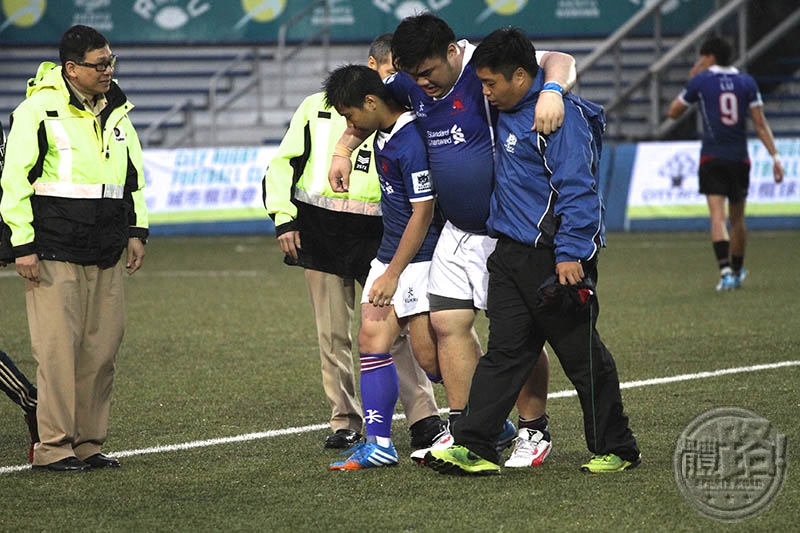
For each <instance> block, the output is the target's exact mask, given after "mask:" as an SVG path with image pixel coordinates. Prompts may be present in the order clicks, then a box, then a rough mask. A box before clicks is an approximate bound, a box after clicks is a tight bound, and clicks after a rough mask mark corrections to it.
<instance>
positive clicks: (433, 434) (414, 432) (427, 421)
mask: <svg viewBox="0 0 800 533" xmlns="http://www.w3.org/2000/svg"><path fill="white" fill-rule="evenodd" d="M445 427H447V423H446V422H445V421H444V420H442V419H441V418H440V417H439V415H433V416H429V417H428V418H423V419H422V420H417V421H416V422H414V423H413V424H411V427H410V428H408V429H410V430H411V447H412V448H429V447H430V446H431V445H432V444H433V443H434V442H435V441H436V439H437V437H438V436H439V435H440V434H441V433H442V431H444V429H445Z"/></svg>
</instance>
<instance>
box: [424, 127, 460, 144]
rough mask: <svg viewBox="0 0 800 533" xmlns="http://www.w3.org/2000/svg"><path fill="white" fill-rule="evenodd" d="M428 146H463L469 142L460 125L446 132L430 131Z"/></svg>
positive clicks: (428, 132) (427, 133) (428, 133)
mask: <svg viewBox="0 0 800 533" xmlns="http://www.w3.org/2000/svg"><path fill="white" fill-rule="evenodd" d="M426 135H427V137H428V146H442V145H443V144H461V143H463V142H467V139H466V137H464V131H463V130H462V129H461V126H459V125H458V124H453V126H452V127H450V128H449V129H446V130H428V131H427V132H426Z"/></svg>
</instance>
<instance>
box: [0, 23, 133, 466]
mask: <svg viewBox="0 0 800 533" xmlns="http://www.w3.org/2000/svg"><path fill="white" fill-rule="evenodd" d="M59 57H60V62H61V64H60V65H55V64H54V63H50V62H45V63H42V64H41V65H40V67H39V71H38V72H37V74H36V77H35V78H32V79H31V80H29V81H28V90H27V98H26V99H25V100H24V101H23V102H22V103H21V104H20V105H19V106H18V107H17V108H16V109H15V110H14V112H13V113H12V115H11V129H10V131H9V134H8V142H7V145H6V159H5V166H4V168H3V173H2V177H0V193H1V194H2V198H0V216H2V218H3V221H4V223H5V224H7V226H8V228H9V230H10V231H9V233H10V235H9V239H10V243H9V244H10V246H11V247H12V248H11V249H12V252H13V258H14V261H15V264H16V270H17V272H18V273H19V275H20V276H22V277H23V278H25V294H26V302H27V310H28V325H29V329H30V332H31V345H32V353H33V356H34V358H35V359H36V361H37V363H38V370H37V385H38V389H39V405H38V408H37V409H38V410H37V414H38V419H39V436H40V439H41V442H40V443H39V444H37V446H36V447H35V449H34V457H33V467H34V468H41V469H47V470H53V471H84V470H88V469H90V468H102V467H118V466H120V463H119V461H117V459H115V458H113V457H109V456H107V455H105V454H103V453H102V452H101V447H102V445H103V443H104V442H105V440H106V436H107V432H108V416H109V409H110V405H111V390H112V386H113V382H114V363H115V359H116V355H117V352H118V350H119V346H120V343H121V342H122V336H123V331H124V326H125V310H124V296H123V285H122V283H123V281H122V276H123V272H124V271H125V270H127V273H128V274H133V273H134V272H136V271H137V270H138V269H139V268H140V267H141V266H142V261H143V259H144V255H145V249H144V244H145V242H146V240H147V237H148V219H147V209H146V206H145V201H144V196H143V194H142V188H143V187H144V183H145V180H144V170H143V161H142V149H141V145H140V144H139V139H138V136H137V135H136V131H135V130H134V128H133V125H132V124H131V121H130V119H129V118H128V113H129V111H130V110H131V109H132V108H133V105H132V104H131V103H130V102H129V101H128V99H127V97H126V96H125V94H124V93H123V92H122V90H121V89H120V88H119V86H118V85H117V84H116V83H115V82H114V81H113V80H112V79H111V78H112V75H113V74H114V67H115V65H116V56H115V55H113V54H112V53H111V48H110V45H109V43H108V40H107V39H106V38H105V36H103V35H102V34H101V33H99V32H98V31H97V30H95V29H93V28H90V27H88V26H83V25H76V26H72V27H71V28H69V29H68V30H67V31H66V32H65V33H64V35H63V36H62V38H61V42H60V44H59ZM125 248H127V255H126V256H125V257H124V258H122V253H123V251H124V250H125Z"/></svg>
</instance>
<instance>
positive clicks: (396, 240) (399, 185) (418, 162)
mask: <svg viewBox="0 0 800 533" xmlns="http://www.w3.org/2000/svg"><path fill="white" fill-rule="evenodd" d="M414 118H415V117H414V114H413V113H412V112H410V111H409V112H406V113H404V114H403V115H401V116H400V118H399V119H398V120H397V122H396V123H395V125H394V126H393V127H392V131H390V132H388V133H387V132H384V131H378V132H376V134H375V166H376V167H377V168H378V176H379V178H380V182H381V211H382V212H383V239H382V240H381V245H380V247H379V248H378V260H379V261H381V262H382V263H389V262H391V260H392V258H393V257H394V254H395V252H396V251H397V247H398V246H399V245H400V238H401V237H402V236H403V232H404V231H405V229H406V225H407V224H408V220H409V219H410V218H411V213H412V209H411V203H412V202H419V201H424V200H432V199H433V198H434V189H433V182H432V180H431V177H430V172H429V170H428V158H427V154H426V152H425V143H424V142H423V140H422V138H421V137H420V134H419V131H417V129H416V128H415V127H414ZM441 230H442V223H441V220H440V217H438V216H436V215H434V219H433V221H432V222H431V225H430V227H429V228H428V234H427V235H426V236H425V240H424V241H423V243H422V246H420V249H419V251H418V252H417V255H415V256H414V259H412V260H411V262H412V263H418V262H420V261H430V260H431V258H432V257H433V249H434V248H435V247H436V241H437V240H438V239H439V233H441Z"/></svg>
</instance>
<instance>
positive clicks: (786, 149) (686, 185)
mask: <svg viewBox="0 0 800 533" xmlns="http://www.w3.org/2000/svg"><path fill="white" fill-rule="evenodd" d="M775 142H776V145H777V147H778V152H779V153H780V154H781V162H782V163H783V168H784V173H785V177H784V180H783V182H782V183H779V184H776V183H775V181H774V179H773V175H772V158H771V157H770V155H769V153H767V150H766V149H765V148H764V145H763V144H762V143H761V141H760V140H758V139H750V140H749V141H748V150H749V153H750V163H751V168H750V189H749V191H748V196H747V214H748V215H755V216H800V174H798V171H799V170H800V138H788V139H776V141H775ZM699 163H700V141H678V142H645V143H639V145H638V147H637V149H636V156H635V159H634V163H633V170H632V172H631V180H630V187H629V189H628V208H627V218H628V220H636V219H652V218H685V217H705V216H708V208H707V206H706V200H705V196H703V195H701V194H700V193H699V192H698V178H697V167H698V165H699Z"/></svg>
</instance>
